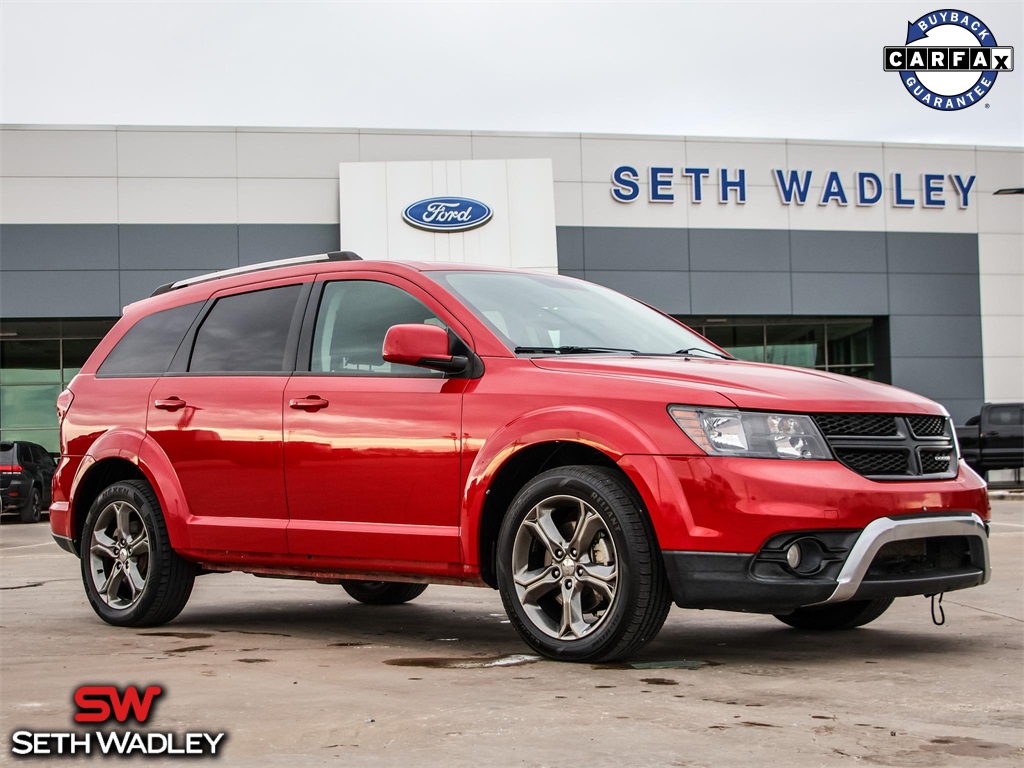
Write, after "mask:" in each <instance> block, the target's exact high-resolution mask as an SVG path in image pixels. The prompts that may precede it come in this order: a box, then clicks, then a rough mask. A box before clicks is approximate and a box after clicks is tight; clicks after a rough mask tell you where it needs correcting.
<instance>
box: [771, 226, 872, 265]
mask: <svg viewBox="0 0 1024 768" xmlns="http://www.w3.org/2000/svg"><path fill="white" fill-rule="evenodd" d="M789 238H790V244H791V245H790V247H791V248H792V252H793V271H794V272H885V271H886V261H885V233H884V232H821V231H817V230H808V231H804V230H794V231H792V232H790V233H789Z"/></svg>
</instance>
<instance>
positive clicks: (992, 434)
mask: <svg viewBox="0 0 1024 768" xmlns="http://www.w3.org/2000/svg"><path fill="white" fill-rule="evenodd" d="M956 437H957V440H958V441H959V442H960V455H961V456H963V458H964V461H966V462H967V464H968V466H970V468H971V469H973V470H974V471H975V472H977V473H978V474H979V475H982V476H984V474H985V472H988V471H989V470H992V469H1020V468H1021V467H1024V403H985V405H984V406H982V409H981V413H979V414H978V415H977V416H972V417H971V418H969V419H968V420H967V424H966V425H964V426H962V427H957V428H956Z"/></svg>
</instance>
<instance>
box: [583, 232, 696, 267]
mask: <svg viewBox="0 0 1024 768" xmlns="http://www.w3.org/2000/svg"><path fill="white" fill-rule="evenodd" d="M687 232H688V231H687V230H685V229H655V228H644V229H640V228H636V227H585V228H584V229H583V263H584V266H585V268H586V269H587V270H591V269H601V270H615V269H621V270H644V271H672V270H682V271H685V270H688V269H690V259H689V245H688V237H687Z"/></svg>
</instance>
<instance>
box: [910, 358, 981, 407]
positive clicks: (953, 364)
mask: <svg viewBox="0 0 1024 768" xmlns="http://www.w3.org/2000/svg"><path fill="white" fill-rule="evenodd" d="M982 367H983V366H982V358H981V357H980V356H979V357H963V356H960V357H956V358H949V357H896V356H893V359H892V383H893V384H895V385H896V386H897V387H903V389H909V390H910V391H911V392H917V393H918V394H921V395H924V396H925V397H930V398H931V399H933V400H938V401H939V402H945V401H946V400H947V399H950V400H970V399H973V398H977V397H978V396H979V395H980V394H981V393H983V392H984V391H985V389H984V386H983V384H984V374H983V372H982Z"/></svg>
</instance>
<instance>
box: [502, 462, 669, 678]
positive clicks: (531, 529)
mask: <svg viewBox="0 0 1024 768" xmlns="http://www.w3.org/2000/svg"><path fill="white" fill-rule="evenodd" d="M497 576H498V588H499V590H500V592H501V600H502V602H503V603H504V605H505V612H506V613H507V614H508V617H509V620H510V621H511V622H512V625H513V626H514V627H515V628H516V630H517V631H518V632H519V634H520V636H521V637H522V638H523V640H524V641H525V642H526V644H527V645H529V646H530V647H531V648H533V649H534V650H536V651H537V652H538V653H541V654H543V655H544V656H547V657H549V658H552V659H557V660H562V661H577V662H598V661H610V660H612V659H617V658H620V657H623V656H627V655H629V654H631V653H635V652H636V651H638V650H640V648H642V647H643V646H644V645H646V644H647V643H648V642H650V641H651V640H653V639H654V637H655V636H656V635H657V634H658V631H659V630H660V629H661V626H662V624H664V623H665V617H666V616H667V615H668V611H669V608H670V607H671V605H672V598H671V594H670V592H669V587H668V580H667V578H666V576H665V566H664V563H663V561H662V555H661V550H660V549H659V547H658V543H657V538H656V536H655V534H654V530H653V528H652V526H651V523H650V520H649V519H648V518H647V515H646V513H645V512H644V510H643V505H642V503H641V501H640V499H639V497H638V496H637V494H636V491H635V490H634V489H633V488H632V486H630V485H629V483H628V481H627V480H626V479H625V478H624V477H623V476H622V475H620V474H619V473H618V472H616V471H615V470H612V469H608V468H605V467H594V466H567V467H559V468H557V469H553V470H550V471H548V472H544V473H542V474H540V475H538V476H537V477H535V478H534V479H533V480H531V481H530V482H529V483H527V484H526V486H525V487H523V489H522V490H520V491H519V493H518V494H517V495H516V497H515V499H514V500H513V502H512V504H511V506H510V507H509V510H508V513H507V514H506V516H505V520H504V521H503V522H502V525H501V531H500V533H499V535H498V550H497Z"/></svg>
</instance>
